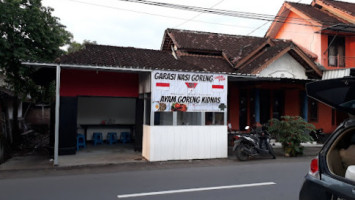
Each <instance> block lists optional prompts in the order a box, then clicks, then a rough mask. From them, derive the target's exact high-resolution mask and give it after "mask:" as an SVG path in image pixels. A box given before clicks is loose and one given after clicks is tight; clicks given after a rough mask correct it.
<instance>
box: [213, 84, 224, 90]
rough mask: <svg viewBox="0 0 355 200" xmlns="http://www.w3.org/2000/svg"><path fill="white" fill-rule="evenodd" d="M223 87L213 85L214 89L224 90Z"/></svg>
mask: <svg viewBox="0 0 355 200" xmlns="http://www.w3.org/2000/svg"><path fill="white" fill-rule="evenodd" d="M223 88H224V86H223V85H212V89H223Z"/></svg>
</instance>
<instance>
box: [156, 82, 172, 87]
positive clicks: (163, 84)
mask: <svg viewBox="0 0 355 200" xmlns="http://www.w3.org/2000/svg"><path fill="white" fill-rule="evenodd" d="M155 85H156V86H157V87H170V83H156V84H155Z"/></svg>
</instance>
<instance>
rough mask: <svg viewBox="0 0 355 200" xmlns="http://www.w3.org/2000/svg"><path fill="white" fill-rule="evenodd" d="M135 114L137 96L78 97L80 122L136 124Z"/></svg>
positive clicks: (78, 121)
mask: <svg viewBox="0 0 355 200" xmlns="http://www.w3.org/2000/svg"><path fill="white" fill-rule="evenodd" d="M135 114H136V99H135V98H111V97H79V98H78V118H77V119H78V120H77V123H78V124H101V123H102V121H106V124H135Z"/></svg>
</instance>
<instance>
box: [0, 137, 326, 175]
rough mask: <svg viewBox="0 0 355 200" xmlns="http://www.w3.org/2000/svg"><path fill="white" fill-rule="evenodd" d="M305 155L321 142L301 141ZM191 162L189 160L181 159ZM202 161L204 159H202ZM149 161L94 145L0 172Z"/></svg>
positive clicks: (24, 160) (21, 160)
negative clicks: (308, 142)
mask: <svg viewBox="0 0 355 200" xmlns="http://www.w3.org/2000/svg"><path fill="white" fill-rule="evenodd" d="M303 146H304V147H305V148H304V155H303V156H305V157H310V156H316V155H317V153H318V152H319V151H320V149H321V147H322V145H315V144H303ZM273 148H274V151H275V154H276V156H277V157H278V158H282V157H284V153H283V150H282V148H281V145H280V144H277V143H276V144H274V145H273ZM228 155H229V157H228V158H225V159H211V160H205V162H206V161H208V162H213V160H218V162H220V160H236V158H235V155H234V152H233V151H232V147H229V148H228ZM174 162H175V163H176V162H179V161H164V162H159V163H174ZM181 162H190V161H186V160H185V161H181ZM201 162H203V160H201ZM132 163H133V164H143V163H150V162H149V161H146V160H145V159H144V158H143V157H142V153H141V152H135V151H133V150H132V148H131V147H130V146H129V145H127V146H120V147H119V148H117V146H96V147H93V146H92V147H89V148H86V149H84V150H80V151H78V152H77V154H75V155H66V156H59V165H58V166H53V159H51V158H50V157H48V156H47V155H43V154H42V155H41V154H33V155H27V156H16V157H13V158H11V159H10V160H8V161H6V162H5V163H3V164H1V165H0V171H3V172H4V171H21V170H45V169H64V168H85V167H95V166H98V167H99V166H108V165H126V164H132Z"/></svg>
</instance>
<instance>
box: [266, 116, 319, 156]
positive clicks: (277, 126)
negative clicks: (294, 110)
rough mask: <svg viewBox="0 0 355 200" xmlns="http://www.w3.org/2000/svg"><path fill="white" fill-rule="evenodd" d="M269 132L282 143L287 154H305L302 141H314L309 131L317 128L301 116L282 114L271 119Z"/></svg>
mask: <svg viewBox="0 0 355 200" xmlns="http://www.w3.org/2000/svg"><path fill="white" fill-rule="evenodd" d="M269 123H270V126H269V132H270V133H271V134H272V135H273V136H275V138H276V140H277V141H278V142H280V143H281V144H282V148H283V149H284V152H285V156H297V155H302V154H303V147H302V146H301V143H302V142H309V141H312V137H311V136H310V135H309V133H310V132H311V131H313V130H315V127H314V125H313V124H310V123H308V122H306V121H305V120H304V119H303V118H302V117H299V116H282V117H281V119H280V120H279V119H271V120H270V121H269Z"/></svg>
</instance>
